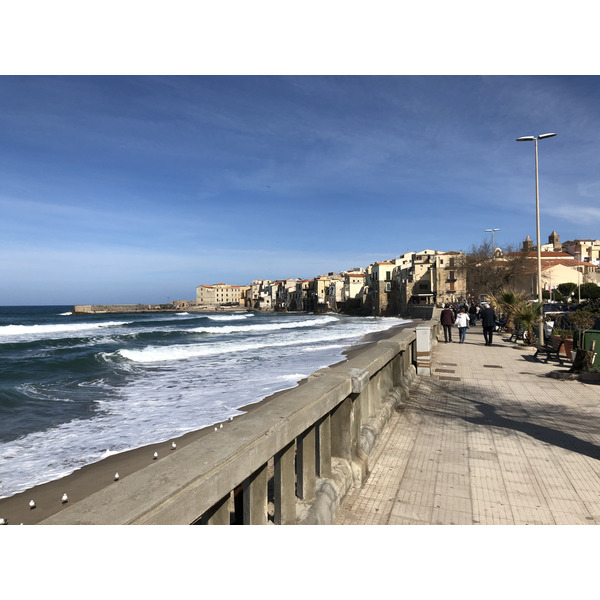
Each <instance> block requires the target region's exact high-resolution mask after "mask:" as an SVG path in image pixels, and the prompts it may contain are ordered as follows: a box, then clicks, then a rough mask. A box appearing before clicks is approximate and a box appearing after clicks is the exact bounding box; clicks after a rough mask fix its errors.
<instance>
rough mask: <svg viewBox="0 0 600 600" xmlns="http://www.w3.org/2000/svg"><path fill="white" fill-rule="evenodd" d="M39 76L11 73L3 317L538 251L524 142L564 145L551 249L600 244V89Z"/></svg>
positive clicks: (298, 73) (4, 110) (476, 82)
mask: <svg viewBox="0 0 600 600" xmlns="http://www.w3.org/2000/svg"><path fill="white" fill-rule="evenodd" d="M59 37H60V36H59ZM49 48H50V50H49V52H50V51H51V46H49ZM35 64H36V63H35V62H33V63H32V62H25V63H24V64H23V67H22V68H21V70H19V68H18V67H17V68H7V67H6V64H3V63H0V68H2V69H1V70H0V72H1V73H2V74H1V75H0V217H1V218H0V281H1V282H2V285H1V287H0V305H35V304H66V305H69V304H103V303H115V304H116V303H157V302H168V301H172V300H189V299H194V298H195V290H196V287H197V286H198V285H200V284H213V283H219V282H224V283H229V284H235V285H245V284H249V283H250V282H251V281H252V280H253V279H271V280H275V279H283V278H288V277H291V278H312V277H314V276H316V275H320V274H325V273H329V272H339V271H342V270H346V269H350V268H354V267H366V266H367V265H369V264H371V263H373V262H375V261H382V260H389V259H392V258H394V257H397V256H399V255H401V254H403V253H405V252H408V251H420V250H423V249H426V248H427V249H434V250H442V251H449V250H455V251H459V250H463V251H468V250H469V249H470V248H471V247H472V246H473V245H478V244H480V243H481V242H482V241H484V240H486V239H487V240H488V241H489V240H490V234H489V233H486V232H485V229H490V228H496V229H499V231H497V232H496V233H495V238H494V241H495V245H496V246H499V247H507V246H508V245H513V246H514V245H520V244H521V243H522V241H523V240H524V239H525V237H526V236H527V235H529V236H530V237H531V239H532V240H534V241H535V239H536V228H535V225H536V221H535V168H534V167H535V163H534V156H535V154H534V146H535V145H534V143H533V142H524V143H516V141H515V140H516V138H517V137H520V136H526V135H539V134H543V133H548V132H556V134H557V136H556V137H553V138H549V139H545V140H541V141H540V142H539V185H540V221H541V238H542V241H543V242H546V241H547V238H548V236H549V235H550V233H551V232H552V231H553V230H556V231H557V232H558V233H559V235H560V239H561V241H566V240H569V239H576V238H594V239H595V238H600V208H599V206H600V205H599V202H598V201H599V200H600V168H599V167H600V137H599V136H598V131H599V130H600V108H599V107H600V102H599V100H600V78H599V77H598V76H596V75H581V76H580V75H553V74H552V73H550V74H540V75H528V74H514V75H513V74H510V72H509V73H508V74H504V73H502V72H500V73H499V74H491V75H480V74H477V72H475V73H467V74H462V70H461V69H457V70H455V71H454V72H452V70H450V73H449V74H442V75H438V74H436V71H435V70H434V71H433V73H431V72H430V69H431V67H430V66H429V65H427V66H426V67H425V68H423V71H422V72H423V73H424V74H419V72H418V67H417V70H416V73H413V72H412V71H410V72H409V74H402V73H400V74H385V71H383V74H378V72H371V73H369V70H368V69H363V68H361V66H360V65H357V66H356V72H355V73H353V72H352V67H348V66H346V65H344V63H343V62H340V66H339V68H338V69H337V70H336V69H335V63H334V64H333V68H332V67H331V66H330V63H327V67H326V69H327V70H328V71H329V73H331V74H328V73H324V74H323V73H319V72H318V69H314V64H315V63H314V62H309V63H308V64H309V67H308V69H307V73H304V72H302V69H301V68H298V67H297V66H296V64H295V63H290V64H293V66H292V67H290V69H289V71H288V73H289V74H286V71H285V68H279V69H276V70H273V71H272V72H269V67H270V66H268V67H267V68H265V69H262V70H261V69H256V68H253V67H252V65H251V66H250V67H249V68H248V67H246V68H240V69H239V70H237V71H236V69H235V67H234V68H232V67H231V64H230V63H227V64H226V65H225V66H224V67H221V68H219V66H218V64H217V66H216V67H215V68H214V69H206V68H204V70H203V71H201V72H200V74H194V73H193V72H192V73H189V72H186V70H185V69H183V74H179V72H177V70H176V69H175V70H174V71H173V70H172V71H171V72H169V69H163V68H161V67H162V65H161V64H160V63H155V64H152V65H150V66H149V67H143V68H131V67H130V66H129V63H126V65H127V66H126V67H125V70H126V74H122V73H121V72H120V70H119V69H118V68H116V67H115V63H114V62H112V63H110V62H109V63H108V66H107V67H106V69H105V70H102V69H98V68H97V67H96V66H95V63H93V62H90V63H89V65H88V63H85V62H84V63H83V67H81V66H80V67H75V68H73V67H72V66H71V65H70V64H69V65H67V67H66V68H64V69H63V70H61V69H56V68H54V65H53V63H51V64H50V66H46V65H45V68H43V69H36V68H35ZM185 64H186V65H187V63H185ZM233 64H234V65H235V64H236V63H235V61H233ZM283 64H284V65H285V62H284V63H283ZM375 64H377V63H375ZM385 64H386V65H387V63H385ZM434 64H435V63H434ZM490 64H492V63H490ZM32 65H33V66H32ZM130 68H131V70H129V69H130ZM186 68H187V66H186ZM271 68H272V67H271ZM475 68H477V65H475ZM493 70H494V69H493V68H490V70H489V71H479V72H480V73H482V72H493ZM442 71H443V69H440V71H439V72H442ZM543 71H544V69H541V70H540V71H539V72H540V73H542V72H543ZM127 72H129V73H139V74H133V75H132V74H127ZM514 72H518V71H517V70H515V71H514ZM533 72H535V71H533ZM154 73H164V74H154ZM203 73H204V74H203ZM275 73H277V74H275ZM336 73H338V74H336ZM456 73H457V74H456Z"/></svg>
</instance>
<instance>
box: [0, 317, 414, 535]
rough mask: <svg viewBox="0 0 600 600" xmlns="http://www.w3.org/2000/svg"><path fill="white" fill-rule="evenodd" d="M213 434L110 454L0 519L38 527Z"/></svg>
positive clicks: (19, 498) (16, 501)
mask: <svg viewBox="0 0 600 600" xmlns="http://www.w3.org/2000/svg"><path fill="white" fill-rule="evenodd" d="M406 327H414V322H413V323H407V324H405V325H399V326H396V327H392V328H390V329H387V330H385V331H381V332H376V333H372V334H369V335H367V336H365V337H364V338H362V339H361V340H359V341H358V342H357V343H356V344H354V345H353V346H351V347H350V348H348V349H347V350H345V351H344V355H345V356H346V357H347V358H351V357H352V356H353V355H355V354H356V353H357V352H360V351H361V350H362V349H363V348H365V347H367V346H369V345H370V344H372V343H375V342H377V341H379V340H381V339H386V338H389V337H391V336H393V335H395V334H396V333H398V331H399V330H400V329H404V328H406ZM344 360H346V359H344ZM341 362H343V361H341ZM337 364H339V363H337ZM304 381H306V380H302V381H299V382H298V385H302V383H303V382H304ZM283 391H285V390H283ZM283 391H282V392H277V393H275V394H272V395H271V396H268V397H266V398H264V399H263V400H261V401H260V402H256V403H254V404H250V405H248V406H245V407H243V408H241V409H240V410H242V411H244V414H243V415H239V416H237V417H235V419H243V418H244V416H245V415H246V414H249V413H251V412H252V411H254V410H256V409H257V408H258V407H259V406H262V405H263V404H265V403H266V402H272V401H273V400H274V399H276V398H277V396H279V394H281V393H283ZM217 426H218V425H217ZM213 431H214V425H211V426H209V427H204V428H202V429H198V430H196V431H191V432H189V433H186V434H184V435H182V436H180V437H177V438H173V439H170V440H167V441H164V442H159V443H156V444H150V445H147V446H142V447H140V448H135V449H133V450H127V451H124V452H120V453H119V454H113V455H112V456H109V457H107V458H105V459H102V460H100V461H98V462H95V463H92V464H89V465H86V466H84V467H81V468H80V469H78V470H76V471H74V472H73V473H71V474H69V475H66V476H65V477H62V478H60V479H56V480H54V481H49V482H48V483H43V484H40V485H37V486H34V487H32V488H30V489H28V490H25V491H24V492H19V493H18V494H15V495H14V496H10V497H9V498H2V499H0V517H2V518H4V519H6V520H7V521H8V524H9V525H19V524H21V523H22V524H24V525H34V524H36V523H39V522H40V521H43V520H44V519H46V518H48V517H50V516H51V515H53V514H55V513H57V512H60V511H61V510H63V509H64V508H65V507H67V506H69V504H73V503H75V502H77V501H79V500H82V499H83V498H85V497H87V496H89V495H91V494H93V493H95V492H97V491H99V490H101V489H103V488H105V487H107V486H109V485H119V481H121V480H123V479H124V478H125V477H127V475H130V474H131V473H134V472H135V471H138V470H140V469H143V468H144V467H146V466H148V465H149V464H151V463H153V462H154V460H155V459H154V458H153V456H154V453H155V452H158V458H157V459H156V460H160V459H161V457H165V456H167V455H169V454H172V453H173V452H177V450H178V449H180V448H183V447H184V446H186V445H188V444H190V443H192V442H195V441H196V440H198V439H201V438H202V437H204V436H205V435H208V434H210V433H211V432H213ZM172 442H175V443H176V445H177V448H176V449H175V450H173V449H172V448H171V443H172ZM115 473H119V481H115V480H114V476H115ZM65 493H66V494H67V496H68V502H67V503H66V504H63V503H62V500H61V498H62V496H63V494H65ZM30 500H34V501H35V503H36V507H35V508H34V509H31V508H29V502H30Z"/></svg>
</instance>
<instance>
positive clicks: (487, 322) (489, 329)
mask: <svg viewBox="0 0 600 600" xmlns="http://www.w3.org/2000/svg"><path fill="white" fill-rule="evenodd" d="M482 306H483V308H482V310H481V313H480V316H481V325H482V326H483V337H484V339H485V345H486V346H491V345H492V338H493V336H494V329H495V328H496V313H495V312H494V309H493V308H492V307H491V306H490V305H489V304H488V303H487V302H486V303H485V304H482Z"/></svg>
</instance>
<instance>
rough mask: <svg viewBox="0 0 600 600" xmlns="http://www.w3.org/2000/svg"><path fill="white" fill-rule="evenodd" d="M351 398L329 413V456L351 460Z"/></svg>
mask: <svg viewBox="0 0 600 600" xmlns="http://www.w3.org/2000/svg"><path fill="white" fill-rule="evenodd" d="M351 414H352V398H351V397H350V396H348V398H346V399H345V400H343V401H342V402H340V404H338V405H337V406H336V407H335V409H334V410H333V412H332V413H331V454H332V455H333V456H337V457H339V458H342V459H344V460H347V461H348V462H350V461H351V460H352V429H351V420H352V417H351Z"/></svg>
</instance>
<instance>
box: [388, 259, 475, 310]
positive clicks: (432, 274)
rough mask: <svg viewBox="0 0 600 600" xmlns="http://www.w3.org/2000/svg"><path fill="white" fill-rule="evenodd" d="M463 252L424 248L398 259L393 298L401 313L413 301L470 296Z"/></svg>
mask: <svg viewBox="0 0 600 600" xmlns="http://www.w3.org/2000/svg"><path fill="white" fill-rule="evenodd" d="M464 258H465V256H464V254H463V253H462V252H454V251H450V252H442V251H439V250H429V249H427V250H423V251H421V252H409V253H407V254H405V255H403V256H401V257H399V258H398V259H396V263H397V267H396V269H395V270H394V275H393V286H392V288H393V294H392V299H393V301H394V304H395V308H396V310H397V312H398V313H400V314H405V313H406V311H407V309H408V306H409V305H411V304H436V303H444V304H447V303H455V302H459V301H461V300H464V299H465V298H466V295H467V281H466V273H465V269H464Z"/></svg>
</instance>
